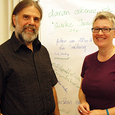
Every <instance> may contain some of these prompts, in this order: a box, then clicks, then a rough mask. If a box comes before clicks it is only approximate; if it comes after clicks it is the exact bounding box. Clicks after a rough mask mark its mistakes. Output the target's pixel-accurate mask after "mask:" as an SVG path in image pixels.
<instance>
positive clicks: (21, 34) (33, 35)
mask: <svg viewBox="0 0 115 115" xmlns="http://www.w3.org/2000/svg"><path fill="white" fill-rule="evenodd" d="M26 34H30V36H31V37H28V36H29V35H26ZM37 35H38V34H37V33H29V32H25V31H23V32H17V36H18V38H19V39H20V41H21V42H23V43H25V44H28V43H32V42H33V41H34V40H35V39H36V38H37Z"/></svg>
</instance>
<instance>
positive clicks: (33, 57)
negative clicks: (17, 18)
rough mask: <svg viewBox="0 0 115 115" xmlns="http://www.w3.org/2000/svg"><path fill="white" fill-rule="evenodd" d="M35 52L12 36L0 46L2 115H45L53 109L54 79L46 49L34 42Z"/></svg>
mask: <svg viewBox="0 0 115 115" xmlns="http://www.w3.org/2000/svg"><path fill="white" fill-rule="evenodd" d="M33 46H34V49H33V50H34V51H33V52H32V51H31V50H30V49H28V48H27V47H26V45H24V44H22V43H21V42H20V41H19V40H18V39H17V38H16V37H15V33H13V34H12V37H11V39H9V40H8V41H7V42H5V43H4V44H2V45H1V46H0V100H1V111H2V113H3V114H4V115H45V114H48V113H52V112H53V111H54V109H55V102H54V98H53V91H52V87H53V86H54V85H55V84H56V83H57V78H56V76H55V73H54V71H53V69H52V65H51V61H50V58H49V54H48V52H47V50H46V48H45V47H44V46H43V45H41V43H40V41H39V40H38V39H36V40H35V41H34V42H33Z"/></svg>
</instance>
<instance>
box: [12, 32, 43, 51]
mask: <svg viewBox="0 0 115 115" xmlns="http://www.w3.org/2000/svg"><path fill="white" fill-rule="evenodd" d="M11 42H12V46H13V49H14V51H15V52H16V51H17V50H18V49H20V48H21V46H26V45H25V44H23V43H21V42H20V41H19V40H18V39H17V38H16V36H15V32H13V33H12V36H11ZM33 46H34V49H35V50H39V49H40V48H41V42H40V41H39V40H38V37H37V38H36V39H35V40H34V42H33Z"/></svg>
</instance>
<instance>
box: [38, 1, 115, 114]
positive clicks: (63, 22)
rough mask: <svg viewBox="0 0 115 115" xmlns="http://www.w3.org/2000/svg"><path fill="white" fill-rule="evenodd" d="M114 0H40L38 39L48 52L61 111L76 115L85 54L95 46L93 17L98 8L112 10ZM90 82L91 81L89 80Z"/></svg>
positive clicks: (94, 48)
mask: <svg viewBox="0 0 115 115" xmlns="http://www.w3.org/2000/svg"><path fill="white" fill-rule="evenodd" d="M114 3H115V1H114V0H106V1H105V0H41V1H40V4H41V6H42V7H43V20H42V23H41V42H42V44H43V45H45V46H46V47H47V49H48V51H49V53H50V57H51V60H52V64H53V68H54V70H55V73H56V76H57V78H58V80H59V82H58V84H57V85H56V90H57V94H58V101H59V102H58V103H59V109H60V113H61V115H78V112H77V107H78V105H79V99H78V91H79V87H80V80H81V77H80V73H81V68H82V63H83V60H84V57H85V56H86V55H88V54H90V53H92V52H95V51H97V50H98V48H97V47H96V46H95V45H94V43H93V41H92V32H91V28H92V21H93V18H94V16H95V15H96V13H97V12H98V11H102V10H104V11H110V12H112V13H115V6H114ZM89 82H90V81H89Z"/></svg>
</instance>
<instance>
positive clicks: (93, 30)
mask: <svg viewBox="0 0 115 115" xmlns="http://www.w3.org/2000/svg"><path fill="white" fill-rule="evenodd" d="M114 29H115V28H107V27H106V28H91V30H92V32H93V33H98V32H99V31H100V30H102V32H103V33H108V32H110V31H111V30H114Z"/></svg>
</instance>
